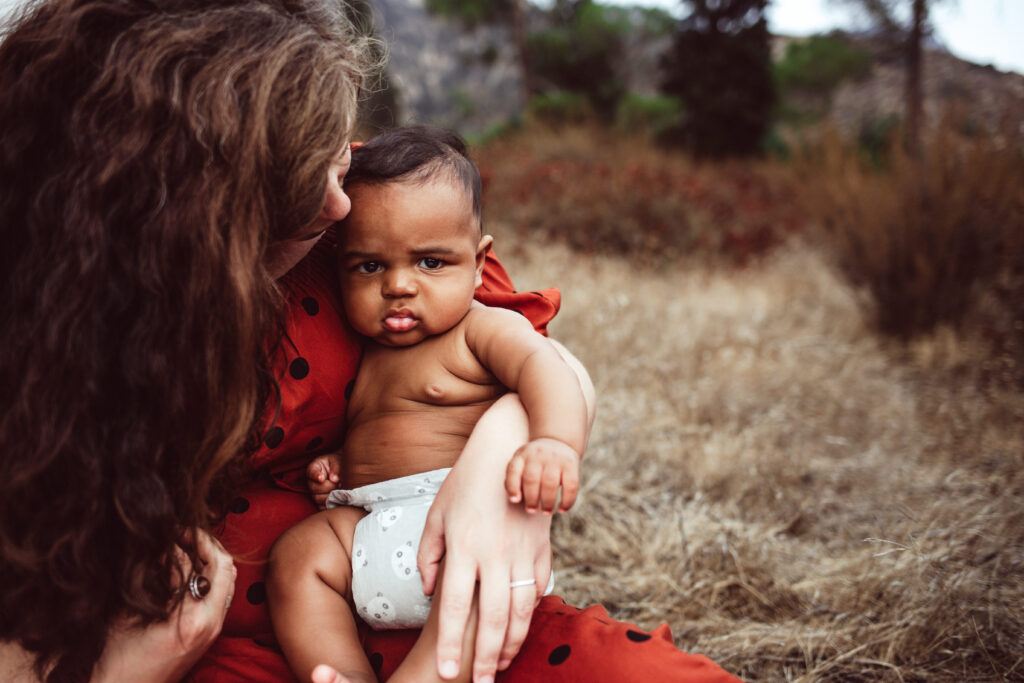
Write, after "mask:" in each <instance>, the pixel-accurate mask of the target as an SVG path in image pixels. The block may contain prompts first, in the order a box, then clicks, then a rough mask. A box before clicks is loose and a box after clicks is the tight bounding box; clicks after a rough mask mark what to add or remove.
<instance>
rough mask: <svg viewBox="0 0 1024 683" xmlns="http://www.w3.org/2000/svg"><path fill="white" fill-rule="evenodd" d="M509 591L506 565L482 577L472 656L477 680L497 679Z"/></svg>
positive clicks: (485, 573)
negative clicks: (496, 673)
mask: <svg viewBox="0 0 1024 683" xmlns="http://www.w3.org/2000/svg"><path fill="white" fill-rule="evenodd" d="M510 590H511V589H510V587H509V579H508V567H507V565H501V566H498V567H495V568H493V569H488V570H486V571H485V572H484V573H483V574H482V575H481V577H480V593H479V603H478V605H479V616H478V622H477V627H476V649H475V653H474V656H473V680H475V681H486V680H493V678H494V672H495V669H496V668H497V666H498V660H499V658H500V655H501V649H502V644H503V643H504V642H505V635H506V633H507V632H508V624H509V591H510ZM488 677H490V678H488Z"/></svg>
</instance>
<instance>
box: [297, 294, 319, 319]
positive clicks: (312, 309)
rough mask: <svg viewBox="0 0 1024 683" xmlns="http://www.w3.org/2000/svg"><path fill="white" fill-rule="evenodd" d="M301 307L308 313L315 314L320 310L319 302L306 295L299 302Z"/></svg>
mask: <svg viewBox="0 0 1024 683" xmlns="http://www.w3.org/2000/svg"><path fill="white" fill-rule="evenodd" d="M300 303H301V304H302V307H303V308H304V309H306V313H309V314H310V315H316V314H317V313H319V312H320V303H319V302H318V301H317V300H316V299H314V298H313V297H311V296H307V297H306V298H304V299H303V300H302V301H301V302H300Z"/></svg>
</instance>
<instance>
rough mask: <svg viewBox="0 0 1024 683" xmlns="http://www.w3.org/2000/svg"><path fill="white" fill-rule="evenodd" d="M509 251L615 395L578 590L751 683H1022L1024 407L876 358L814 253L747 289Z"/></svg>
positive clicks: (917, 360)
mask: <svg viewBox="0 0 1024 683" xmlns="http://www.w3.org/2000/svg"><path fill="white" fill-rule="evenodd" d="M510 242H511V240H504V241H503V242H502V243H501V244H500V245H499V252H500V253H501V254H502V255H503V258H504V259H505V260H506V262H507V265H508V266H509V269H510V271H511V272H513V273H514V274H515V276H516V280H517V284H519V285H520V286H521V287H524V288H527V287H540V286H547V285H550V284H552V283H555V284H558V285H559V286H560V287H561V288H562V290H563V293H564V296H565V302H564V307H563V311H562V313H561V314H560V315H559V317H558V318H557V319H556V321H555V323H554V324H553V326H552V333H553V335H554V336H555V337H557V338H559V339H561V340H562V341H564V342H565V343H566V344H567V346H568V347H569V348H570V349H572V350H573V351H574V352H576V353H577V354H578V355H579V357H580V358H581V360H582V361H583V362H584V363H585V364H586V366H587V367H588V368H589V370H590V372H591V373H592V375H593V377H594V380H595V384H596V386H597V389H598V396H599V408H598V422H597V425H596V427H595V431H594V434H593V438H592V441H591V444H590V448H589V450H588V454H587V456H586V459H585V467H584V485H583V491H582V495H581V498H580V501H579V502H578V503H577V506H576V507H575V508H574V509H573V510H572V511H571V512H570V513H569V514H567V515H564V516H559V517H558V518H557V519H556V521H555V532H554V539H553V541H554V547H555V551H554V552H555V563H556V568H557V571H558V577H557V581H558V591H559V593H560V594H562V595H564V596H565V597H566V599H567V600H568V601H570V602H572V603H576V604H587V603H598V602H599V603H603V604H605V605H606V606H608V607H609V609H610V611H611V612H612V614H613V615H614V616H615V617H617V618H620V619H627V620H631V621H635V622H636V623H638V624H640V625H641V626H642V627H645V628H654V627H655V626H657V625H658V624H659V623H661V622H663V621H666V622H668V623H669V624H670V625H671V626H672V629H673V632H674V634H675V637H676V643H677V644H678V645H679V646H680V647H682V648H684V649H686V650H688V651H695V652H702V653H705V654H707V655H709V656H711V657H712V658H713V659H715V660H716V661H718V662H720V663H721V664H722V665H723V666H725V667H726V668H728V669H729V670H731V671H733V672H735V673H737V674H738V675H740V676H741V677H743V678H745V679H747V680H765V681H768V680H770V681H776V680H787V681H818V680H825V681H833V680H835V681H839V680H842V681H877V680H883V681H922V680H928V681H963V680H993V681H995V680H1004V679H1005V680H1010V679H1024V638H1022V636H1021V634H1022V633H1024V507H1022V505H1021V502H1022V496H1024V396H1022V394H1021V393H1019V392H1016V391H1013V390H1012V389H1009V388H1000V386H997V385H992V384H986V383H984V382H978V381H975V380H976V374H977V373H979V372H981V370H980V369H979V368H980V363H979V362H978V359H979V358H982V357H985V355H986V354H987V353H988V351H987V350H986V349H983V348H981V347H980V346H979V345H978V343H977V342H976V341H973V340H972V339H973V338H972V337H970V336H969V335H963V334H961V333H959V332H957V331H954V330H953V329H951V328H942V329H941V330H940V331H939V332H937V333H935V334H932V335H924V336H922V337H921V338H920V339H919V340H918V341H917V342H915V343H914V344H913V345H911V346H910V347H909V351H907V350H904V349H903V347H899V346H896V345H894V344H893V343H892V342H888V341H885V340H882V339H880V338H878V337H876V336H875V335H874V334H873V333H872V331H871V324H870V318H869V317H868V314H866V313H865V312H864V311H865V310H866V309H865V308H864V307H863V306H862V305H861V304H862V302H861V300H860V299H859V295H858V294H856V293H855V292H854V291H853V290H852V289H851V288H850V287H849V286H847V285H846V284H845V283H844V281H843V280H842V279H840V278H839V277H837V276H836V274H835V273H834V272H833V271H832V270H831V269H830V268H829V267H828V266H827V265H826V263H825V261H824V259H823V258H822V257H820V256H818V255H817V254H816V253H815V252H813V251H811V250H809V249H807V248H804V247H800V246H794V247H791V248H787V249H784V250H782V251H781V252H778V253H777V254H776V255H775V256H772V257H770V258H768V259H766V260H764V261H763V262H762V263H760V264H759V265H756V266H753V267H750V268H746V269H742V270H734V269H722V268H717V267H710V266H708V267H705V266H700V265H697V264H694V263H689V264H688V265H683V264H681V263H680V264H677V265H676V266H674V267H672V266H664V265H663V266H662V267H660V268H650V267H646V266H642V265H638V262H636V261H629V260H625V259H616V258H612V257H604V256H594V257H590V256H588V257H583V256H581V255H579V254H578V253H574V252H572V251H570V250H569V249H567V248H565V247H563V246H557V245H555V246H552V245H547V246H544V247H543V248H540V247H539V246H531V245H527V244H526V243H525V242H519V243H517V244H510Z"/></svg>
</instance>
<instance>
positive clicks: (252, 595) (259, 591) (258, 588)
mask: <svg viewBox="0 0 1024 683" xmlns="http://www.w3.org/2000/svg"><path fill="white" fill-rule="evenodd" d="M245 599H246V600H248V601H249V604H250V605H262V604H263V603H265V602H266V601H267V585H266V584H265V583H263V582H262V581H257V582H256V583H254V584H253V585H251V586H249V590H247V591H245Z"/></svg>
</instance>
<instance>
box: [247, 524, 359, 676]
mask: <svg viewBox="0 0 1024 683" xmlns="http://www.w3.org/2000/svg"><path fill="white" fill-rule="evenodd" d="M365 514H366V513H365V512H364V511H363V510H361V509H359V508H351V507H338V508H334V509H331V510H327V511H326V512H321V513H319V514H316V515H313V516H312V517H308V518H306V519H305V520H303V521H302V522H300V523H299V524H296V525H295V526H293V527H292V528H291V529H289V530H288V531H286V532H285V533H284V534H283V535H282V536H281V538H279V539H278V540H277V543H275V544H274V547H273V549H272V550H271V551H270V567H269V571H268V573H267V597H268V606H269V608H270V616H271V618H272V619H273V623H274V633H275V634H276V635H277V641H278V643H279V644H280V645H281V649H282V650H283V651H284V655H285V657H286V658H287V659H288V664H289V665H290V666H291V668H292V671H294V672H295V675H296V676H298V678H299V680H300V681H309V680H310V674H311V673H312V671H313V669H314V668H315V667H316V665H318V664H328V665H330V666H333V667H334V668H335V669H337V670H338V671H340V672H341V673H342V674H343V675H344V676H345V677H346V678H347V679H348V680H350V681H352V682H353V683H356V682H359V683H363V682H364V681H366V682H371V681H376V680H377V678H376V676H375V675H374V672H373V668H372V667H371V666H370V662H369V660H368V659H367V658H366V653H365V652H363V648H362V647H361V646H360V644H359V635H358V632H357V630H356V622H355V618H354V617H353V614H352V608H351V606H350V601H351V599H352V536H353V534H354V532H355V528H356V523H357V522H358V521H359V520H360V519H361V518H362V517H363V516H364V515H365Z"/></svg>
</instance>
